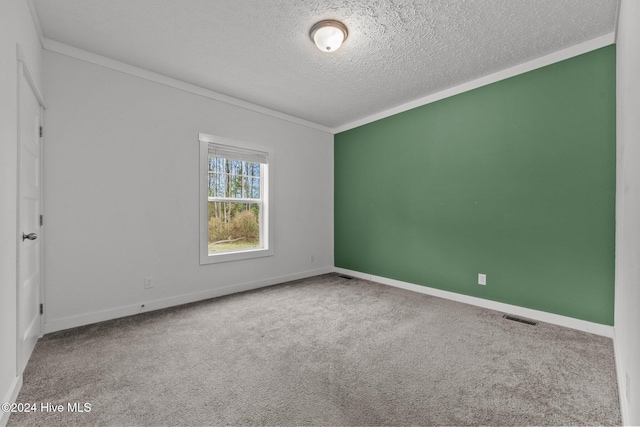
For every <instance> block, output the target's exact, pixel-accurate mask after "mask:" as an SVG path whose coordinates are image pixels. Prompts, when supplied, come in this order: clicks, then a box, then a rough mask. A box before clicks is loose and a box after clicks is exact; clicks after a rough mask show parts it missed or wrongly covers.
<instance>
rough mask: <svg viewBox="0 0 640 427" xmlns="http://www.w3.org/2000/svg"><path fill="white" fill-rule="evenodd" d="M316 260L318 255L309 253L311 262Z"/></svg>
mask: <svg viewBox="0 0 640 427" xmlns="http://www.w3.org/2000/svg"><path fill="white" fill-rule="evenodd" d="M315 260H316V256H315V255H313V254H311V255H309V262H314V261H315Z"/></svg>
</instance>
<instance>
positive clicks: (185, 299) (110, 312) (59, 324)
mask: <svg viewBox="0 0 640 427" xmlns="http://www.w3.org/2000/svg"><path fill="white" fill-rule="evenodd" d="M331 272H333V267H325V268H319V269H316V270H309V271H303V272H299V273H293V274H287V275H284V276H278V277H271V278H268V279H263V280H257V281H254V282H247V283H240V284H236V285H231V286H225V287H223V288H216V289H208V290H206V291H200V292H193V293H190V294H184V295H176V296H173V297H169V298H161V299H157V300H152V301H144V302H141V303H137V304H131V305H126V306H123V307H115V308H111V309H107V310H101V311H96V312H92V313H85V314H81V315H77V316H70V317H63V318H60V319H52V320H47V321H46V322H45V334H48V333H51V332H56V331H61V330H64V329H70V328H75V327H78V326H84V325H89V324H91V323H97V322H104V321H105V320H112V319H117V318H119V317H124V316H131V315H133V314H139V313H146V312H149V311H153V310H159V309H161V308H167V307H173V306H176V305H181V304H188V303H191V302H196V301H202V300H206V299H210V298H216V297H220V296H223V295H229V294H235V293H237V292H244V291H249V290H251V289H258V288H263V287H265V286H271V285H276V284H278V283H284V282H290V281H292V280H298V279H304V278H306V277H312V276H317V275H320V274H326V273H331ZM142 304H144V308H142V307H141V305H142Z"/></svg>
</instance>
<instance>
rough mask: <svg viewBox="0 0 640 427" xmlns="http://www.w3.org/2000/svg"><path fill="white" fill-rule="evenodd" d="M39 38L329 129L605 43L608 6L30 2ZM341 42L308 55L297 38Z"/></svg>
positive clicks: (612, 13)
mask: <svg viewBox="0 0 640 427" xmlns="http://www.w3.org/2000/svg"><path fill="white" fill-rule="evenodd" d="M34 3H35V7H36V11H37V14H38V17H39V19H40V22H41V25H42V30H43V34H44V37H46V38H48V39H52V40H55V41H58V42H61V43H64V44H67V45H70V46H73V47H77V48H80V49H84V50H87V51H90V52H93V53H96V54H99V55H102V56H105V57H108V58H111V59H115V60H118V61H121V62H124V63H127V64H131V65H135V66H138V67H141V68H144V69H147V70H150V71H154V72H156V73H159V74H163V75H166V76H169V77H173V78H176V79H179V80H182V81H184V82H187V83H192V84H195V85H197V86H201V87H203V88H207V89H211V90H214V91H216V92H219V93H222V94H225V95H230V96H233V97H235V98H238V99H241V100H245V101H249V102H252V103H255V104H258V105H261V106H264V107H268V108H271V109H273V110H276V111H280V112H283V113H286V114H289V115H292V116H296V117H299V118H302V119H305V120H309V121H311V122H314V123H317V124H320V125H324V126H327V127H330V128H336V127H340V126H343V125H345V124H347V123H350V122H353V121H355V120H357V119H361V118H363V117H366V116H369V115H372V114H375V113H378V112H380V111H383V110H386V109H389V108H392V107H394V106H397V105H400V104H403V103H406V102H409V101H411V100H414V99H417V98H422V97H424V96H427V95H429V94H433V93H436V92H439V91H441V90H443V89H447V88H450V87H452V86H456V85H458V84H461V83H464V82H467V81H470V80H473V79H476V78H478V77H481V76H484V75H487V74H490V73H492V72H495V71H498V70H501V69H505V68H508V67H511V66H514V65H516V64H520V63H523V62H526V61H528V60H531V59H534V58H537V57H540V56H543V55H546V54H549V53H552V52H555V51H558V50H561V49H564V48H566V47H570V46H573V45H576V44H578V43H581V42H584V41H587V40H590V39H593V38H595V37H598V36H602V35H605V34H608V33H610V32H612V31H613V30H614V26H615V17H616V7H617V0H422V1H418V0H416V1H409V0H380V1H371V0H339V1H334V0H328V1H315V0H35V2H34ZM322 19H337V20H340V21H342V22H344V24H345V25H346V26H347V27H348V29H349V38H348V39H347V40H346V42H345V43H344V44H343V46H342V48H341V49H340V50H338V51H336V52H334V53H331V54H327V53H323V52H320V51H319V50H318V49H317V48H316V47H315V45H314V44H313V42H312V41H311V40H310V39H309V29H310V28H311V26H312V25H313V24H314V23H315V22H317V21H319V20H322Z"/></svg>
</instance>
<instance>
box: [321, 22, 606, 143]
mask: <svg viewBox="0 0 640 427" xmlns="http://www.w3.org/2000/svg"><path fill="white" fill-rule="evenodd" d="M615 35H616V33H615V31H612V32H610V33H608V34H605V35H604V36H600V37H596V38H594V39H591V40H587V41H586V42H583V43H580V44H577V45H575V46H571V47H568V48H566V49H562V50H559V51H557V52H554V53H551V54H549V55H545V56H541V57H539V58H536V59H533V60H531V61H528V62H524V63H522V64H519V65H516V66H513V67H510V68H506V69H504V70H501V71H498V72H495V73H492V74H489V75H487V76H484V77H480V78H478V79H475V80H471V81H469V82H466V83H463V84H461V85H458V86H455V87H452V88H449V89H446V90H443V91H441V92H437V93H434V94H431V95H427V96H424V97H422V98H418V99H416V100H413V101H410V102H407V103H405V104H402V105H398V106H396V107H393V108H390V109H388V110H384V111H381V112H379V113H376V114H372V115H370V116H368V117H364V118H362V119H358V120H355V121H353V122H350V123H347V124H345V125H342V126H338V127H336V128H334V129H333V133H334V134H335V133H340V132H344V131H347V130H349V129H353V128H356V127H358V126H362V125H366V124H367V123H371V122H375V121H378V120H381V119H384V118H386V117H390V116H393V115H396V114H398V113H402V112H404V111H408V110H411V109H413V108H417V107H421V106H423V105H427V104H431V103H432V102H436V101H440V100H441V99H445V98H449V97H451V96H454V95H458V94H461V93H463V92H468V91H470V90H473V89H477V88H479V87H482V86H486V85H489V84H491V83H495V82H498V81H500V80H505V79H508V78H510V77H514V76H517V75H519V74H524V73H526V72H529V71H533V70H535V69H538V68H542V67H546V66H547V65H551V64H554V63H556V62H560V61H564V60H565V59H569V58H573V57H574V56H578V55H582V54H584V53H587V52H591V51H593V50H596V49H600V48H602V47H605V46H609V45H610V44H613V43H615Z"/></svg>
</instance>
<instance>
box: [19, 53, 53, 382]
mask: <svg viewBox="0 0 640 427" xmlns="http://www.w3.org/2000/svg"><path fill="white" fill-rule="evenodd" d="M16 56H17V75H16V77H17V79H16V85H17V92H16V93H17V102H18V108H17V115H18V117H17V118H18V120H17V123H16V126H17V129H16V130H17V138H16V144H17V154H16V163H17V166H16V171H17V176H16V185H17V188H16V376H20V375H22V372H20V361H21V358H20V352H21V346H20V330H19V328H20V324H19V319H20V312H19V311H20V303H19V298H20V285H21V274H20V262H21V242H22V229H21V224H20V221H21V217H20V214H21V208H20V205H21V203H20V202H21V200H20V198H21V193H20V184H21V183H20V172H21V170H20V160H21V159H20V123H21V121H20V120H21V117H20V108H19V106H20V104H19V103H20V102H21V93H20V92H21V91H20V81H21V78H22V76H24V78H25V79H26V81H27V83H28V84H29V86H30V87H31V90H32V91H33V93H34V95H35V96H36V99H37V100H38V104H39V105H40V109H39V110H40V126H43V123H44V110H45V108H46V106H45V103H44V97H43V96H42V92H41V91H40V88H39V87H38V84H37V82H36V79H35V76H34V74H33V71H32V69H31V67H30V66H29V62H28V61H27V57H26V55H25V54H24V50H23V49H22V47H21V46H20V44H19V43H18V44H17V45H16ZM43 141H44V138H43V137H42V136H40V176H39V178H40V215H42V213H43V212H44V175H43V173H44V145H43ZM38 239H39V240H40V253H39V258H40V259H39V264H40V265H39V271H40V304H43V303H44V298H45V294H44V288H45V286H44V241H45V239H44V225H42V226H40V227H39V229H38ZM44 324H45V322H44V314H43V315H41V316H40V336H42V334H43V333H44Z"/></svg>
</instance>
